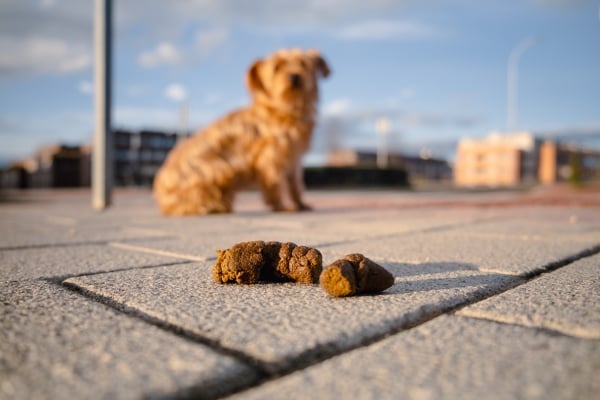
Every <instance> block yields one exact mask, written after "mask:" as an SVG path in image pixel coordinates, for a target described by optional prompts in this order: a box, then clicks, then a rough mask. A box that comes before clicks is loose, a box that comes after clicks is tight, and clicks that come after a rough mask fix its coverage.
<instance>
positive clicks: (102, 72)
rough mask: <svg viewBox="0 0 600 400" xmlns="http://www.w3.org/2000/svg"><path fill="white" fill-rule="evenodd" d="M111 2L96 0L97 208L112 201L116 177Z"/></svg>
mask: <svg viewBox="0 0 600 400" xmlns="http://www.w3.org/2000/svg"><path fill="white" fill-rule="evenodd" d="M111 3H112V1H111V0H96V1H95V10H94V56H95V60H94V81H95V82H94V83H95V87H94V118H95V127H94V140H93V146H92V207H94V208H95V209H97V210H104V209H105V208H107V207H108V206H109V205H110V203H111V190H112V181H113V158H112V150H113V143H112V132H111V130H110V120H111V118H110V95H111V93H110V82H111V76H110V65H111V56H110V55H111V17H112V12H111V11H112V10H111V8H112V7H111V6H112V4H111Z"/></svg>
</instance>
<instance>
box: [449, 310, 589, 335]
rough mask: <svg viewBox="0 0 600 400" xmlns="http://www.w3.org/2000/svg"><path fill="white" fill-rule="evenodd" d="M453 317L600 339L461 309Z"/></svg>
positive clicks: (554, 333) (548, 332)
mask: <svg viewBox="0 0 600 400" xmlns="http://www.w3.org/2000/svg"><path fill="white" fill-rule="evenodd" d="M453 316H455V317H458V318H464V319H476V320H480V321H487V322H492V323H495V324H500V325H509V326H518V327H520V328H526V329H533V330H536V331H540V332H544V333H547V334H550V335H553V336H564V337H569V338H575V339H585V340H600V337H599V336H598V335H594V334H589V335H587V334H580V333H577V332H573V331H570V330H566V329H561V328H560V327H550V326H543V325H533V324H532V325H527V324H524V323H520V322H518V321H511V320H508V319H503V318H495V317H485V316H482V315H475V314H471V313H469V312H467V311H462V312H461V314H455V315H453Z"/></svg>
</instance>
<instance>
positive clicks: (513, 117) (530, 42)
mask: <svg viewBox="0 0 600 400" xmlns="http://www.w3.org/2000/svg"><path fill="white" fill-rule="evenodd" d="M536 43H537V39H536V38H534V37H528V38H525V39H523V40H522V41H520V42H519V43H518V44H517V45H516V46H515V47H514V48H513V49H512V51H511V52H510V55H509V56H508V68H507V69H508V71H507V79H506V82H507V88H506V92H507V93H506V94H507V96H506V98H507V104H506V130H507V131H508V132H511V131H513V130H514V129H515V128H516V127H517V116H518V111H519V110H518V108H519V93H518V85H519V76H518V73H519V71H518V67H519V59H520V58H521V56H522V55H523V53H525V51H526V50H527V49H529V48H530V47H532V46H534V45H535V44H536Z"/></svg>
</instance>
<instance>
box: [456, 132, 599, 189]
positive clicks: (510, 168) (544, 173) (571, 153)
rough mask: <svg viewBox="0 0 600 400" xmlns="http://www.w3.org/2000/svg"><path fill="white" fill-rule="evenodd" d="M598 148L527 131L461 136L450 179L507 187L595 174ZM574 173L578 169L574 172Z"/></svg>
mask: <svg viewBox="0 0 600 400" xmlns="http://www.w3.org/2000/svg"><path fill="white" fill-rule="evenodd" d="M598 154H600V153H599V152H594V151H592V150H583V149H578V148H576V147H574V146H566V145H563V144H560V143H557V142H554V141H542V140H541V139H540V138H536V137H535V136H534V135H533V134H532V133H530V132H515V133H510V134H501V133H498V132H493V133H491V134H490V135H488V136H487V137H486V138H483V139H462V140H460V142H459V143H458V147H457V151H456V163H455V166H454V183H455V185H457V186H460V187H477V186H486V187H499V186H504V187H509V186H516V185H521V184H532V183H537V182H541V183H553V182H558V181H564V180H569V179H571V177H572V173H573V172H577V171H581V179H583V180H592V179H595V178H598V170H599V168H600V162H599V158H598ZM577 173H578V172H577Z"/></svg>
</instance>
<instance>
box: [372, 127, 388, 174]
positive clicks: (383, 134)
mask: <svg viewBox="0 0 600 400" xmlns="http://www.w3.org/2000/svg"><path fill="white" fill-rule="evenodd" d="M375 130H376V131H377V133H378V134H379V140H380V143H379V147H378V148H377V159H376V162H377V167H378V168H381V169H385V168H387V167H388V163H389V154H388V145H387V136H388V133H389V130H390V121H389V120H388V119H387V118H379V119H378V120H377V122H376V123H375Z"/></svg>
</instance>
